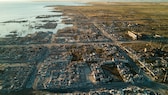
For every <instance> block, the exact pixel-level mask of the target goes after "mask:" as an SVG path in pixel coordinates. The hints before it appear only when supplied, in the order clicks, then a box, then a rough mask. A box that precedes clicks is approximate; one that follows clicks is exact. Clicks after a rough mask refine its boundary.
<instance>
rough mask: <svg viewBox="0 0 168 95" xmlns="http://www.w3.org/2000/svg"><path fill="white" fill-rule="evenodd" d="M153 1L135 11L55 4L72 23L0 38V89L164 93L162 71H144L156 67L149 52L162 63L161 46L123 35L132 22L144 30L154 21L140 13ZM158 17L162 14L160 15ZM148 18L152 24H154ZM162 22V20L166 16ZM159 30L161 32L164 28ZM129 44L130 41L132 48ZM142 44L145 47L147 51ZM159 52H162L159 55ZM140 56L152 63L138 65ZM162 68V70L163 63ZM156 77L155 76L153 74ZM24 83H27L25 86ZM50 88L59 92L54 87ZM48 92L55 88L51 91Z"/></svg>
mask: <svg viewBox="0 0 168 95" xmlns="http://www.w3.org/2000/svg"><path fill="white" fill-rule="evenodd" d="M152 6H153V5H151V6H146V7H145V8H147V9H148V10H147V11H146V10H145V11H144V10H140V9H142V8H144V6H125V5H120V6H118V5H116V6H110V5H103V4H102V5H100V4H98V5H93V6H66V7H65V6H57V7H56V9H60V10H61V12H63V14H62V15H63V16H66V18H65V19H63V21H60V23H65V24H66V23H68V24H69V23H70V24H72V25H73V26H72V27H66V28H62V29H60V30H59V31H57V33H52V32H43V31H42V32H36V33H34V34H31V35H27V36H26V37H13V38H11V39H10V40H9V39H8V40H6V42H4V43H1V42H0V44H1V45H0V52H1V53H0V56H1V57H0V75H2V76H0V87H1V86H2V88H1V89H0V93H2V94H3V93H8V94H13V93H15V92H16V93H21V94H22V93H23V92H22V91H24V90H27V89H29V88H30V90H31V92H30V93H31V94H39V93H40V94H42V93H47V94H56V93H59V91H61V92H62V91H63V92H65V91H64V90H65V89H66V90H68V89H70V90H71V91H72V92H69V93H70V94H83V93H84V94H86V95H89V94H95V93H96V94H97V93H98V94H100V95H101V94H104V93H105V94H121V93H125V94H139V93H140V94H151V93H152V94H163V95H164V94H165V93H167V89H168V85H167V79H166V78H164V76H162V74H163V73H164V72H163V73H161V75H157V74H156V75H154V77H153V76H151V75H150V73H149V72H148V71H150V72H152V73H153V72H154V71H153V69H151V68H153V67H150V66H152V65H153V66H155V63H154V62H156V61H153V60H149V59H150V57H149V56H148V55H150V54H153V55H154V56H151V57H152V58H154V59H156V60H158V59H159V60H158V61H159V62H162V64H164V65H166V64H167V63H166V62H167V59H166V58H167V57H166V56H167V51H165V50H166V49H163V50H160V49H157V48H158V47H159V46H158V44H156V47H150V46H149V45H150V44H153V43H155V42H150V41H149V42H148V40H144V39H140V40H139V39H137V40H133V39H132V38H131V37H129V35H128V34H127V31H128V30H131V29H134V28H132V27H138V28H136V29H137V30H138V29H142V28H143V29H144V31H147V30H148V31H149V29H150V28H151V26H150V24H153V25H155V23H157V20H156V21H155V19H156V17H157V16H155V15H154V16H153V15H152V16H153V17H151V18H152V20H151V19H150V20H149V19H144V17H146V16H147V17H146V18H148V16H150V14H149V13H151V14H153V11H152V12H149V13H148V11H149V9H150V8H153V7H152ZM160 7H161V9H162V10H164V9H163V8H164V6H161V5H157V6H156V9H157V10H155V11H159V10H160V9H159V8H160ZM114 9H117V10H114ZM130 9H132V10H130ZM125 10H126V11H127V12H125ZM129 10H130V11H131V12H130V11H129ZM165 11H166V10H165ZM165 11H163V12H165ZM141 12H142V13H141ZM145 12H147V13H145ZM146 14H148V15H146ZM137 15H139V17H137ZM165 15H167V14H165ZM48 16H49V17H50V16H52V15H45V16H40V18H45V19H47V20H48ZM159 16H160V15H159ZM161 16H163V17H164V15H161ZM46 17H47V18H46ZM165 18H167V17H165ZM153 19H154V21H155V23H153ZM44 22H45V21H44ZM164 23H165V24H167V23H166V21H165V22H164ZM50 25H51V26H52V24H49V27H50ZM47 26H48V24H44V27H47ZM130 26H131V27H130ZM145 26H148V27H145ZM39 27H42V26H39ZM160 27H163V28H164V26H160ZM33 28H35V27H33ZM155 28H156V29H161V28H157V27H155ZM145 29H146V30H145ZM52 30H53V29H52ZM138 31H140V30H138ZM141 31H142V30H141ZM141 31H140V32H141ZM150 31H152V32H153V31H155V30H153V29H152V30H150ZM160 31H162V30H160ZM162 32H163V33H164V31H162ZM12 33H15V32H12ZM142 33H143V32H142ZM148 35H150V33H149V34H148ZM149 37H151V36H149ZM150 39H152V41H155V40H158V39H159V38H157V39H156V38H154V37H151V38H150ZM7 42H8V43H7ZM144 42H146V44H144V45H143V47H142V48H136V47H135V48H136V49H139V50H137V51H135V50H134V48H133V46H134V45H136V44H135V43H137V44H138V45H141V44H142V43H144ZM123 44H126V45H123ZM129 44H133V45H131V46H132V47H131V48H130V46H129ZM148 44H149V45H148ZM127 45H128V46H127ZM163 45H164V44H163ZM138 47H140V46H138ZM144 48H146V52H145V50H144ZM158 51H159V52H161V53H162V54H159V53H158ZM132 56H133V57H132ZM137 56H138V57H137ZM143 56H147V57H145V58H149V59H145V61H146V60H148V61H149V62H150V61H153V64H152V65H148V64H144V63H143V62H142V64H144V65H145V66H144V67H145V68H147V69H148V71H147V70H146V69H145V68H143V67H142V66H140V65H139V64H138V62H141V60H143ZM158 56H159V57H158ZM141 58H142V59H141ZM5 63H10V64H13V65H12V66H11V67H10V66H4V65H5ZM18 64H22V65H18ZM8 65H9V64H8ZM156 65H157V64H156ZM103 67H106V68H103ZM163 68H165V69H167V67H165V66H164V67H163ZM109 69H114V70H112V71H111V70H109ZM158 69H159V70H162V69H161V68H159V67H158V68H157V70H158ZM15 72H18V73H15ZM13 73H14V74H13ZM32 73H33V74H32ZM11 76H12V77H14V78H11ZM90 77H92V78H90ZM155 77H158V79H157V78H156V79H154V78H155ZM159 77H161V78H159ZM161 79H165V80H161ZM1 81H2V82H1ZM93 82H94V83H93ZM7 83H8V84H7ZM28 83H31V85H29V84H28ZM17 85H18V86H17ZM27 85H28V86H29V88H27V87H26V86H27ZM111 85H113V86H111ZM123 85H124V87H123ZM153 85H156V86H153ZM95 87H96V88H95ZM84 88H86V89H84ZM32 89H33V90H32ZM53 89H54V91H53ZM55 89H58V90H59V91H55ZM81 89H82V90H81ZM50 91H51V92H55V93H50ZM83 91H84V92H83ZM160 91H161V92H160ZM67 92H68V91H67ZM69 93H65V94H69ZM59 94H61V93H59Z"/></svg>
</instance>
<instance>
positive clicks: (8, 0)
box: [0, 0, 168, 2]
mask: <svg viewBox="0 0 168 95" xmlns="http://www.w3.org/2000/svg"><path fill="white" fill-rule="evenodd" d="M2 1H3V2H13V1H22V2H23V1H35V0H0V2H2ZM41 1H90V2H92V1H113V2H120V1H121V2H168V0H41Z"/></svg>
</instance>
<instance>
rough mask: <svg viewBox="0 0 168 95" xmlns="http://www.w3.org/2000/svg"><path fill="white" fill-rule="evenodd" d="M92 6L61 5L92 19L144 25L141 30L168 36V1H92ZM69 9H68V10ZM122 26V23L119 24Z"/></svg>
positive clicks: (108, 22)
mask: <svg viewBox="0 0 168 95" xmlns="http://www.w3.org/2000/svg"><path fill="white" fill-rule="evenodd" d="M91 4H93V5H92V6H70V7H69V6H68V8H67V7H66V6H63V7H61V6H59V8H61V9H62V10H64V11H70V10H71V12H81V13H83V14H84V15H85V16H87V17H88V18H90V19H91V20H95V21H98V22H104V23H107V24H111V23H112V22H113V21H122V22H128V23H138V24H140V25H143V26H144V27H143V29H140V30H139V32H141V33H144V34H159V35H161V36H164V37H168V32H167V30H168V28H167V26H168V10H167V8H168V4H167V3H91ZM67 9H68V10H67ZM118 26H120V25H118Z"/></svg>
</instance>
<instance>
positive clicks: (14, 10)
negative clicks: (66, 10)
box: [0, 2, 84, 37]
mask: <svg viewBox="0 0 168 95" xmlns="http://www.w3.org/2000/svg"><path fill="white" fill-rule="evenodd" d="M48 5H67V6H68V5H74V6H79V5H84V4H82V3H76V2H14V3H10V2H0V10H1V12H0V37H6V35H9V34H10V32H12V31H16V32H17V35H18V36H26V35H27V34H32V33H34V32H38V31H43V32H47V31H50V32H53V33H56V32H57V30H59V29H62V28H64V27H69V26H72V25H65V24H63V23H61V21H62V19H61V18H63V16H60V17H51V18H47V19H46V20H54V21H56V23H58V25H57V27H56V28H55V29H35V28H32V27H34V26H36V25H39V24H45V23H46V22H45V23H44V22H41V20H45V18H43V19H36V17H37V16H40V15H60V14H62V13H60V12H51V11H52V10H53V8H52V7H45V6H48ZM23 20H25V21H27V22H24V23H14V22H10V23H3V22H6V21H23Z"/></svg>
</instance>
